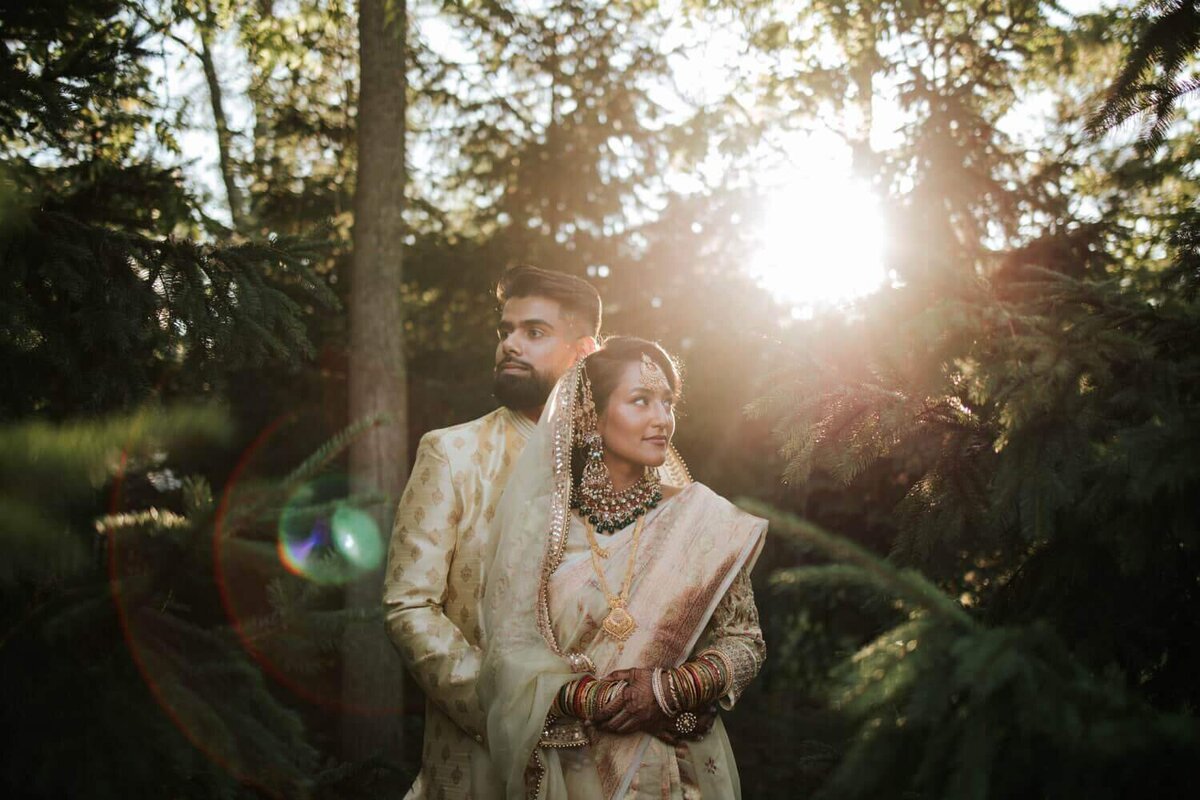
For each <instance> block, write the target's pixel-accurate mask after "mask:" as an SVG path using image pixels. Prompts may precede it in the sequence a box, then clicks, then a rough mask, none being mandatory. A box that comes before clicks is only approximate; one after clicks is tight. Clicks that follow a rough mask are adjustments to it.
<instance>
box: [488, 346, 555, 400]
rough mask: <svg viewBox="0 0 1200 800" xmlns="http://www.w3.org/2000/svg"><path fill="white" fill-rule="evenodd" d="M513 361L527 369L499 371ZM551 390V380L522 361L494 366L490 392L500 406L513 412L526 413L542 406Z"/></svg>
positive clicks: (552, 385)
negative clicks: (493, 394)
mask: <svg viewBox="0 0 1200 800" xmlns="http://www.w3.org/2000/svg"><path fill="white" fill-rule="evenodd" d="M513 361H515V363H518V364H521V365H523V366H525V367H528V369H525V370H521V371H519V372H501V371H500V368H501V367H503V366H504V364H505V363H513ZM553 388H554V381H553V380H551V379H549V378H548V377H546V376H545V375H541V374H539V373H538V371H537V370H535V369H533V367H530V366H529V365H528V364H525V362H523V361H516V360H515V359H513V360H512V361H508V362H501V363H500V364H497V365H496V373H495V379H494V381H493V383H492V391H493V392H494V393H495V395H496V399H497V400H499V401H500V404H501V405H504V406H507V407H508V408H511V409H512V410H513V411H527V410H529V409H533V408H539V407H540V406H544V405H545V404H546V400H547V398H549V397H550V390H551V389H553Z"/></svg>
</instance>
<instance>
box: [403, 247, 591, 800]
mask: <svg viewBox="0 0 1200 800" xmlns="http://www.w3.org/2000/svg"><path fill="white" fill-rule="evenodd" d="M496 298H497V300H499V301H500V303H501V304H503V311H502V313H501V317H500V325H499V327H498V328H497V333H498V335H499V338H500V341H499V343H498V344H497V346H496V365H495V383H494V388H495V394H496V398H497V399H498V400H499V401H500V403H501V404H502V405H501V407H500V408H498V409H496V410H495V411H493V412H491V413H490V414H486V415H484V416H482V417H480V418H479V419H476V420H472V421H471V422H466V423H463V424H461V425H455V426H453V427H450V428H443V429H441V430H436V431H430V432H429V433H427V434H425V436H423V437H422V438H421V443H420V445H419V446H418V448H417V460H416V463H415V464H414V465H413V468H412V473H411V475H410V477H409V481H408V486H407V487H406V488H405V490H404V494H403V496H402V497H401V498H400V505H399V507H398V509H397V511H396V521H395V526H394V528H393V530H392V540H391V547H390V550H389V553H388V564H387V571H386V573H385V574H386V576H387V577H386V579H385V582H384V598H383V599H384V604H385V606H386V610H387V630H388V635H389V636H390V637H391V639H392V642H393V643H394V644H395V645H396V648H397V649H398V650H399V651H400V654H401V656H402V657H403V659H404V661H405V663H406V664H407V666H408V669H409V671H410V672H411V673H412V675H413V677H414V678H415V679H416V681H417V683H418V684H419V685H420V687H421V689H422V690H424V692H425V696H426V698H427V701H426V709H425V742H424V746H423V748H422V754H421V772H420V774H419V775H418V776H417V780H416V782H415V783H414V784H413V787H412V789H411V790H410V791H409V793H408V797H409V798H413V800H420V799H422V798H439V800H440V798H448V799H449V800H454V799H455V798H462V799H463V800H465V798H469V797H473V796H479V795H481V794H482V793H483V792H482V791H481V790H482V789H486V788H490V786H489V784H490V783H491V782H492V781H491V779H490V778H489V775H488V771H487V768H488V761H487V750H486V747H485V745H484V732H485V730H486V725H485V721H484V714H483V710H482V709H481V708H480V706H479V701H478V699H477V698H476V695H475V681H476V678H477V677H478V674H479V663H480V650H479V644H480V638H481V631H480V621H479V616H478V602H479V599H480V597H481V596H482V592H483V587H482V585H481V583H480V573H481V571H482V564H481V559H482V554H483V551H484V540H485V537H486V536H487V533H488V528H489V525H490V523H491V521H492V517H493V516H494V515H495V512H496V503H497V502H498V501H499V500H500V494H501V492H503V490H504V485H505V483H506V482H507V481H508V476H509V472H510V470H511V469H512V467H513V465H514V464H515V463H516V461H517V457H518V456H519V455H520V454H521V450H522V449H523V448H524V447H525V442H526V440H527V439H528V438H529V435H530V434H531V433H532V432H533V429H534V423H535V422H536V421H537V419H538V417H539V416H540V415H541V412H542V406H543V405H545V403H546V400H547V398H548V397H549V395H550V390H551V389H552V388H553V387H554V384H555V383H556V382H557V381H558V379H559V378H560V377H561V376H562V375H563V373H565V372H566V371H567V370H568V369H569V368H570V367H571V365H572V364H574V363H575V361H576V360H577V359H579V358H582V357H584V356H586V355H587V354H589V353H591V352H592V351H594V350H595V349H596V347H597V337H598V335H599V333H600V315H601V304H600V295H599V294H598V293H597V292H596V289H595V288H594V287H592V286H591V285H590V284H588V283H587V282H586V281H583V280H580V279H579V278H575V277H572V276H570V275H564V274H562V273H558V272H550V271H547V270H542V269H538V268H536V267H515V268H513V269H510V270H509V271H508V272H506V273H505V274H504V276H503V277H502V278H501V280H500V283H499V285H498V286H497V287H496Z"/></svg>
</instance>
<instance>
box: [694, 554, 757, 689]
mask: <svg viewBox="0 0 1200 800" xmlns="http://www.w3.org/2000/svg"><path fill="white" fill-rule="evenodd" d="M705 650H716V651H719V652H720V653H721V654H722V655H724V656H725V658H726V659H727V660H728V663H729V664H730V665H731V666H732V667H733V676H732V680H731V682H730V683H731V685H730V688H729V691H728V692H727V693H726V694H725V695H724V696H723V697H721V699H720V702H721V707H722V708H724V709H726V710H729V709H731V708H733V706H734V704H735V703H737V701H738V698H740V697H741V696H742V692H743V691H744V690H745V689H746V687H747V686H748V685H749V684H750V681H752V680H754V677H755V676H756V675H758V671H759V669H760V668H761V667H762V665H763V661H765V660H766V657H767V645H766V642H765V641H763V635H762V628H761V627H760V626H759V623H758V607H757V606H756V605H755V604H754V589H753V587H752V586H751V584H750V570H749V568H747V567H743V568H742V569H741V571H739V572H738V574H737V577H736V578H734V580H733V583H732V584H730V586H729V589H728V591H726V592H725V596H724V597H722V598H721V602H720V603H719V604H718V605H717V609H716V611H714V612H713V615H712V619H710V620H709V621H708V625H707V626H706V627H705V629H704V632H703V633H702V634H700V640H699V642H698V643H697V646H696V652H697V653H703V652H704V651H705Z"/></svg>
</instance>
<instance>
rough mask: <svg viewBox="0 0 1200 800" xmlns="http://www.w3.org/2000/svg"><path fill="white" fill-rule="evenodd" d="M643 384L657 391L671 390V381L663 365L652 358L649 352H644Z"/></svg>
mask: <svg viewBox="0 0 1200 800" xmlns="http://www.w3.org/2000/svg"><path fill="white" fill-rule="evenodd" d="M642 386H645V387H646V388H647V389H649V390H651V391H655V392H658V391H663V390H665V391H668V392H669V391H670V390H671V382H670V381H668V380H667V376H666V374H664V373H663V371H662V367H660V366H659V365H658V364H656V363H654V359H652V358H650V354H649V353H642Z"/></svg>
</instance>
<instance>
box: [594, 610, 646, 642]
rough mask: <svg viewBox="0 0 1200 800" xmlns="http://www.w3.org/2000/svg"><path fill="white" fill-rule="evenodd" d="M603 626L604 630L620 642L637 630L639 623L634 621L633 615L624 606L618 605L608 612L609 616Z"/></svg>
mask: <svg viewBox="0 0 1200 800" xmlns="http://www.w3.org/2000/svg"><path fill="white" fill-rule="evenodd" d="M601 627H602V628H604V632H605V633H607V634H608V635H609V636H611V637H613V638H614V639H616V640H617V641H618V642H623V641H625V640H626V639H628V638H629V637H630V635H631V634H632V633H633V632H634V631H635V630H637V623H636V622H634V621H633V615H631V614H630V613H629V612H628V611H626V610H625V609H624V608H623V607H621V606H617V607H615V608H614V609H613V610H612V611H610V612H608V616H607V617H605V618H604V624H603V625H602V626H601Z"/></svg>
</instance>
